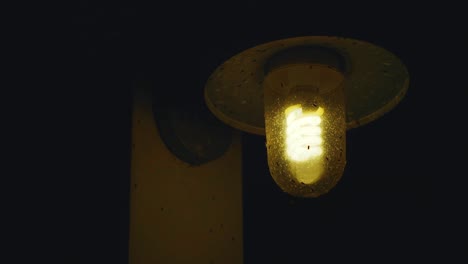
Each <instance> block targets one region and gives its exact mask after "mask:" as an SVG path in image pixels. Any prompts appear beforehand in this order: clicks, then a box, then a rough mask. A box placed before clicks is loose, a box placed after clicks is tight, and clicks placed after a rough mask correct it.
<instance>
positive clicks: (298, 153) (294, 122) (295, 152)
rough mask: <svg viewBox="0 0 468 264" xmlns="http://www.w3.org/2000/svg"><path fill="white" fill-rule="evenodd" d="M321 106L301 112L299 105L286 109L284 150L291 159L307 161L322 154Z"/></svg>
mask: <svg viewBox="0 0 468 264" xmlns="http://www.w3.org/2000/svg"><path fill="white" fill-rule="evenodd" d="M322 114H323V108H319V109H318V110H317V111H316V112H310V113H303V111H302V107H301V105H293V106H291V107H289V108H287V109H286V152H287V155H288V157H289V158H290V159H291V160H293V161H307V160H309V159H310V158H315V157H317V156H320V155H322V153H323V151H322V141H323V140H322V136H321V133H322V129H321V127H320V123H321V122H322V119H321V117H320V116H321V115H322Z"/></svg>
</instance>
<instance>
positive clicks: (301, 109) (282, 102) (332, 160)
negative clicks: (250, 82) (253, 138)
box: [264, 64, 346, 197]
mask: <svg viewBox="0 0 468 264" xmlns="http://www.w3.org/2000/svg"><path fill="white" fill-rule="evenodd" d="M343 79H344V77H343V75H342V74H341V73H340V72H338V71H337V70H335V69H333V68H330V67H327V66H325V65H313V64H310V65H307V64H303V65H288V66H286V67H282V68H278V69H275V70H274V71H272V72H270V73H269V74H268V75H267V76H266V79H265V83H264V89H265V90H264V93H265V97H264V107H265V131H266V141H267V156H268V166H269V169H270V173H271V175H272V177H273V179H274V180H275V182H276V183H277V184H278V186H279V187H280V188H281V189H282V190H283V191H285V192H287V193H289V194H291V195H294V196H300V197H317V196H320V195H322V194H324V193H327V192H328V191H329V190H330V189H331V188H333V187H334V186H335V185H336V183H337V182H338V180H339V179H340V178H341V175H342V174H343V170H344V167H345V164H346V112H345V109H346V108H345V93H344V86H343Z"/></svg>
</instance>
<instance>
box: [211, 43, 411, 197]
mask: <svg viewBox="0 0 468 264" xmlns="http://www.w3.org/2000/svg"><path fill="white" fill-rule="evenodd" d="M408 81H409V77H408V72H407V70H406V67H405V66H404V65H403V64H402V63H401V61H400V60H399V59H398V58H397V57H396V56H395V55H393V54H392V53H390V52H388V51H387V50H385V49H383V48H380V47H378V46H375V45H373V44H370V43H368V42H364V41H359V40H354V39H345V38H336V37H322V36H308V37H298V38H291V39H284V40H278V41H273V42H269V43H265V44H262V45H259V46H256V47H253V48H251V49H248V50H246V51H244V52H242V53H240V54H237V55H236V56H234V57H232V58H230V59H229V60H227V61H226V62H224V63H223V64H222V65H220V66H219V67H218V68H217V69H216V70H215V71H214V72H213V74H212V75H211V76H210V78H209V79H208V82H207V84H206V86H205V101H206V103H207V106H208V108H209V109H210V110H211V111H212V112H213V114H214V115H215V116H217V117H218V118H219V119H221V120H222V121H224V122H225V123H226V124H228V125H231V126H233V127H235V128H237V129H240V130H243V131H246V132H249V133H254V134H259V135H265V136H266V148H267V157H268V167H269V170H270V174H271V176H272V178H273V179H274V181H275V182H276V183H277V185H278V186H279V187H280V188H281V189H282V190H283V191H285V192H287V193H289V194H291V195H294V196H299V197H318V196H320V195H323V194H325V193H327V192H329V191H330V190H331V189H332V188H333V187H334V186H335V185H336V184H337V182H338V181H339V179H340V178H341V176H342V175H343V172H344V169H345V165H346V130H347V129H350V128H354V127H358V126H361V125H363V124H366V123H368V122H370V121H373V120H375V119H377V118H378V117H380V116H381V115H382V114H384V113H385V112H387V111H389V110H390V109H392V108H393V107H394V106H395V105H396V104H397V103H398V102H399V101H400V100H401V99H402V98H403V96H404V94H405V93H406V90H407V88H408Z"/></svg>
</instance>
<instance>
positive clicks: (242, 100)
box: [205, 36, 409, 135]
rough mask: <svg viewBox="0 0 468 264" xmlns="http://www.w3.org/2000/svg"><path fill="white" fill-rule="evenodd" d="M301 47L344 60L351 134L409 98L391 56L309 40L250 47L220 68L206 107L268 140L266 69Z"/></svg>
mask: <svg viewBox="0 0 468 264" xmlns="http://www.w3.org/2000/svg"><path fill="white" fill-rule="evenodd" d="M300 46H314V47H324V48H327V49H331V50H334V51H335V52H337V53H338V54H340V55H341V56H342V57H343V59H344V63H345V70H344V74H345V84H344V85H345V95H346V128H347V129H351V128H355V127H359V126H362V125H364V124H367V123H369V122H371V121H374V120H375V119H377V118H379V117H381V116H382V115H383V114H385V113H386V112H388V111H390V110H391V109H393V108H394V107H395V106H396V105H397V104H398V103H399V102H400V101H401V99H402V98H403V97H404V96H405V94H406V91H407V89H408V85H409V74H408V70H407V68H406V66H405V65H404V64H403V63H402V62H401V60H400V59H399V58H398V57H396V56H395V55H394V54H393V53H391V52H390V51H388V50H386V49H384V48H382V47H379V46H377V45H374V44H372V43H369V42H366V41H362V40H356V39H351V38H343V37H330V36H304V37H295V38H288V39H281V40H276V41H272V42H268V43H264V44H261V45H258V46H255V47H252V48H249V49H247V50H244V51H243V52H241V53H238V54H237V55H235V56H233V57H231V58H230V59H228V60H227V61H225V62H224V63H222V64H221V65H219V66H218V67H217V68H216V69H215V70H214V71H213V73H212V74H211V76H210V77H209V78H208V81H207V82H206V85H205V102H206V104H207V106H208V108H209V109H210V111H211V112H212V113H213V114H214V115H215V116H216V117H217V118H219V119H220V120H221V121H223V122H224V123H226V124H228V125H230V126H232V127H234V128H237V129H239V130H242V131H245V132H248V133H253V134H258V135H265V118H264V109H263V107H264V105H263V79H264V70H265V65H266V63H267V62H268V61H269V59H270V58H271V57H272V56H273V55H275V54H277V53H278V52H280V51H283V50H287V49H290V48H294V47H300Z"/></svg>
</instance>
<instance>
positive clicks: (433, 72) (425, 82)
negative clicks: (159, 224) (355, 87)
mask: <svg viewBox="0 0 468 264" xmlns="http://www.w3.org/2000/svg"><path fill="white" fill-rule="evenodd" d="M176 5H178V3H177V4H176ZM460 10H461V9H460V8H457V7H456V6H450V5H447V6H440V5H436V4H434V5H433V6H430V5H426V4H425V6H424V7H414V8H411V7H409V6H408V5H397V4H395V3H390V2H385V3H384V2H382V3H375V4H373V5H371V6H369V5H366V6H362V7H359V6H342V5H339V4H338V3H335V4H330V5H329V6H325V5H319V4H317V3H316V2H312V1H311V2H309V4H308V5H301V6H299V5H296V4H293V3H289V1H287V2H284V3H281V4H271V3H270V4H269V5H264V4H262V3H260V2H258V1H249V2H234V1H233V2H231V3H222V1H219V2H218V3H217V4H214V5H208V4H207V5H198V4H197V5H195V4H193V5H192V6H187V5H184V4H182V3H180V6H178V7H167V6H163V5H162V4H161V5H158V4H157V3H156V1H155V3H154V5H151V6H150V5H147V4H139V3H137V2H135V3H133V4H122V3H120V2H119V3H118V2H115V3H114V2H113V3H112V4H110V3H105V4H97V3H94V2H92V1H80V2H77V4H76V6H75V8H74V12H73V13H72V14H70V16H69V17H68V21H70V22H71V26H69V27H68V28H67V33H71V44H72V46H71V47H70V48H69V49H68V50H66V53H65V55H64V56H65V57H66V58H67V59H68V61H69V62H71V66H70V67H69V68H68V69H67V71H68V73H69V74H71V76H72V77H70V78H72V79H71V80H72V81H71V83H72V84H71V87H70V93H69V97H70V98H72V100H70V103H72V102H73V103H74V102H76V103H77V107H76V108H73V111H72V114H73V118H75V119H74V120H75V121H74V124H73V126H72V128H71V130H73V133H74V134H75V133H76V134H77V135H78V134H79V135H80V136H79V137H77V138H76V139H75V140H74V141H73V142H72V143H70V148H71V149H73V150H74V152H75V154H74V155H76V156H77V157H78V156H80V155H83V156H84V157H85V158H84V159H83V158H82V159H79V160H80V161H77V160H74V161H72V162H73V168H74V169H73V173H72V175H70V181H69V182H68V180H67V184H69V185H67V186H69V187H70V188H69V190H70V192H69V193H67V195H68V196H70V197H71V200H70V201H69V202H68V200H67V203H66V205H65V202H64V204H63V206H64V207H66V208H69V209H70V210H65V211H66V212H67V213H64V214H65V217H66V219H67V220H71V222H72V223H73V224H71V223H70V225H68V226H67V225H66V224H65V225H64V229H63V230H64V231H63V233H64V234H63V235H64V236H65V237H66V241H67V242H61V243H59V244H60V250H59V251H60V252H61V254H63V255H64V257H65V259H64V262H63V263H122V264H123V263H127V261H128V260H127V258H128V252H127V251H128V250H127V247H128V241H127V240H128V217H129V216H128V210H129V208H128V206H129V200H128V198H129V180H130V129H131V125H130V124H131V109H132V91H133V90H132V85H133V81H134V80H136V78H142V77H144V78H149V79H151V80H152V81H153V83H155V89H158V91H160V93H161V96H166V97H167V100H168V101H173V102H174V104H177V103H180V100H179V99H178V96H186V97H190V98H195V99H194V102H193V103H194V104H200V102H202V100H203V97H202V94H203V85H204V82H205V81H206V79H207V78H208V76H209V74H210V73H211V72H212V71H213V70H214V69H215V68H216V67H217V66H218V65H219V64H220V63H222V62H223V61H225V60H226V59H228V58H229V57H231V56H233V55H235V54H237V53H238V52H240V51H242V50H244V49H246V48H249V47H252V46H254V45H257V44H261V43H264V42H268V41H272V40H276V39H281V38H287V37H294V36H304V35H336V36H342V37H349V38H355V39H361V40H365V41H369V42H371V43H374V44H377V45H380V46H382V47H384V48H386V49H388V50H389V51H391V52H393V53H394V54H395V55H397V56H398V57H400V58H401V59H402V61H403V62H404V63H405V64H406V66H407V67H408V70H409V73H410V86H409V90H408V93H407V95H406V97H405V98H404V99H403V101H402V102H401V103H400V104H399V105H398V106H397V107H396V108H395V109H394V110H393V111H391V112H389V113H388V114H386V115H385V116H383V117H382V118H380V119H378V120H377V121H375V122H373V123H370V124H368V125H366V126H363V127H361V128H357V129H354V130H350V131H348V133H347V160H348V162H347V167H346V169H345V173H344V175H343V178H342V180H341V181H340V182H339V183H338V185H337V186H336V187H335V188H334V189H333V190H332V191H331V192H330V193H329V194H327V195H325V196H323V197H320V198H318V199H298V198H293V197H290V196H288V195H286V194H284V193H282V192H281V191H280V190H279V188H278V187H277V186H276V185H275V184H274V182H273V180H272V178H271V177H270V175H269V173H268V167H267V163H266V151H265V148H264V138H262V137H260V136H254V135H247V134H244V136H243V155H244V156H243V162H244V168H243V171H244V201H243V203H244V261H245V263H246V264H250V263H313V262H319V263H322V262H324V261H326V262H333V261H335V260H340V261H343V260H345V261H347V262H348V261H357V262H372V263H381V262H383V261H387V260H394V261H396V262H399V263H400V262H408V261H410V262H416V263H422V262H427V261H431V260H437V261H442V262H443V263H466V260H467V259H468V237H467V235H468V232H467V228H466V217H465V216H464V214H465V213H466V209H467V206H466V201H467V199H466V191H465V185H463V183H462V182H466V180H465V179H464V178H465V177H466V176H467V173H466V171H464V170H461V169H460V168H461V166H462V165H464V164H463V163H466V159H467V157H468V154H467V151H466V149H467V147H468V145H467V144H466V134H465V133H464V129H463V128H462V122H463V121H466V118H465V117H463V118H462V117H461V116H462V113H464V112H466V110H465V109H464V105H465V104H466V103H465V102H463V100H464V99H465V98H467V97H466V96H467V88H468V87H467V84H466V83H467V82H466V77H465V76H466V59H467V56H466V48H467V47H468V45H467V41H466V39H467V37H468V34H467V33H468V32H467V30H466V28H465V25H466V24H468V23H465V22H466V21H465V20H466V19H464V18H463V15H464V14H462V12H461V11H460ZM465 15H466V14H465ZM163 94H164V95H163ZM197 100H198V101H197ZM71 190H73V191H71ZM74 190H76V193H75V192H74ZM67 192H68V191H67ZM68 196H67V197H68ZM68 241H69V242H68ZM181 254H182V253H181Z"/></svg>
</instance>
